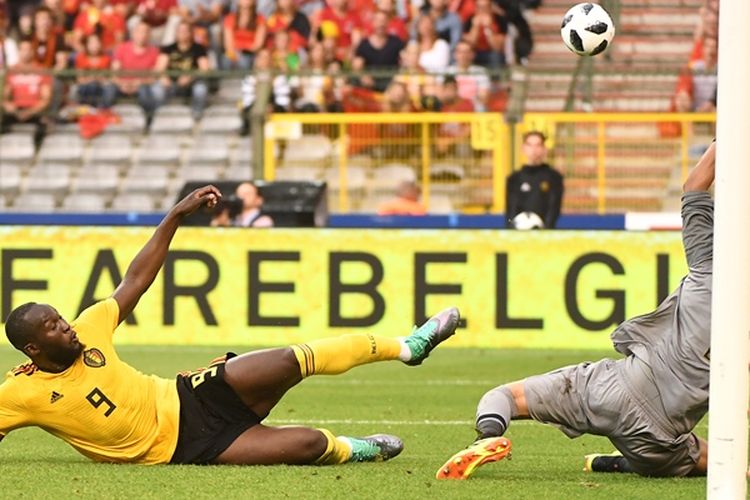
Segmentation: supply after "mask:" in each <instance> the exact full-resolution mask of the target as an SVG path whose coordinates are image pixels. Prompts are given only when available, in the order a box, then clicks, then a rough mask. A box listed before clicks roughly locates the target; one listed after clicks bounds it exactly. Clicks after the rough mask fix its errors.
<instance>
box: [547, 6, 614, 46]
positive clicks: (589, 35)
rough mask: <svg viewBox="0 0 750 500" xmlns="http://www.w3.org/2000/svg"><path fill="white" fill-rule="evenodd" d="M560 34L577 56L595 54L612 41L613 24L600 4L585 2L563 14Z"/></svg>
mask: <svg viewBox="0 0 750 500" xmlns="http://www.w3.org/2000/svg"><path fill="white" fill-rule="evenodd" d="M560 34H561V35H562V39H563V42H565V46H566V47H568V48H569V49H570V50H571V51H573V52H575V53H576V54H578V55H579V56H595V55H597V54H601V53H602V52H604V51H605V50H607V47H609V45H610V43H612V38H614V36H615V25H614V23H613V22H612V18H611V17H609V14H607V11H606V10H604V9H603V8H602V6H601V5H597V4H595V3H591V2H585V3H579V4H578V5H575V6H574V7H573V8H571V9H570V10H569V11H568V12H567V13H566V14H565V17H563V21H562V26H561V27H560Z"/></svg>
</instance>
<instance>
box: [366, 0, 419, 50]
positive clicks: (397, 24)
mask: <svg viewBox="0 0 750 500" xmlns="http://www.w3.org/2000/svg"><path fill="white" fill-rule="evenodd" d="M377 8H378V10H379V11H383V12H386V13H387V14H388V16H389V17H388V28H387V31H388V34H389V35H394V36H397V37H399V38H400V39H401V41H402V42H404V43H406V42H408V41H409V28H408V27H407V26H406V22H407V21H408V19H409V13H408V12H403V13H401V12H398V10H397V9H396V3H395V2H394V0H378V3H377ZM369 31H372V26H370V30H369Z"/></svg>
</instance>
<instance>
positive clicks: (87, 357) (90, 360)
mask: <svg viewBox="0 0 750 500" xmlns="http://www.w3.org/2000/svg"><path fill="white" fill-rule="evenodd" d="M83 362H84V363H86V366H90V367H91V368H101V367H102V366H104V365H106V364H107V359H106V358H105V357H104V354H102V351H100V350H99V349H97V348H96V347H92V348H91V349H87V350H85V351H83Z"/></svg>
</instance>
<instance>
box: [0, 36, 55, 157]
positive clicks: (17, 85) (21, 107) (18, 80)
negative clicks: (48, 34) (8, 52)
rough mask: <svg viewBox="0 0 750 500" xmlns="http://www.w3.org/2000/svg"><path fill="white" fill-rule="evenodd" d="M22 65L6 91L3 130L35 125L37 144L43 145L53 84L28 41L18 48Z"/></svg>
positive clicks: (12, 71)
mask: <svg viewBox="0 0 750 500" xmlns="http://www.w3.org/2000/svg"><path fill="white" fill-rule="evenodd" d="M18 59H19V62H18V64H16V65H15V66H13V67H12V68H11V69H10V71H9V72H8V75H7V77H6V80H5V86H4V88H3V114H2V123H0V129H2V130H3V131H6V130H8V127H9V125H11V124H13V123H34V124H36V132H35V134H34V142H35V144H36V145H37V147H38V146H39V144H41V141H42V137H43V136H44V132H45V128H46V122H47V117H46V115H47V111H48V109H49V106H50V103H51V102H52V81H51V78H50V77H49V76H48V75H45V74H42V73H39V72H38V71H39V70H40V69H41V68H40V67H39V65H38V64H36V63H35V62H34V46H33V44H32V42H31V41H30V40H28V39H24V40H21V42H20V43H19V46H18Z"/></svg>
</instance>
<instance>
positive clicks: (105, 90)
mask: <svg viewBox="0 0 750 500" xmlns="http://www.w3.org/2000/svg"><path fill="white" fill-rule="evenodd" d="M85 45H86V51H85V52H79V53H78V54H76V69H80V70H105V69H109V68H110V65H111V64H112V58H111V57H110V56H109V55H107V54H104V53H103V52H102V41H101V39H100V38H99V35H97V34H96V33H93V34H91V35H88V36H87V37H86V42H85ZM116 92H117V88H116V87H115V86H114V85H113V84H112V83H111V82H110V81H109V77H105V76H93V75H81V76H79V77H78V102H80V103H81V104H88V105H89V106H94V107H96V108H99V107H101V108H109V107H110V106H111V105H112V103H113V101H114V97H115V93H116Z"/></svg>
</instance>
